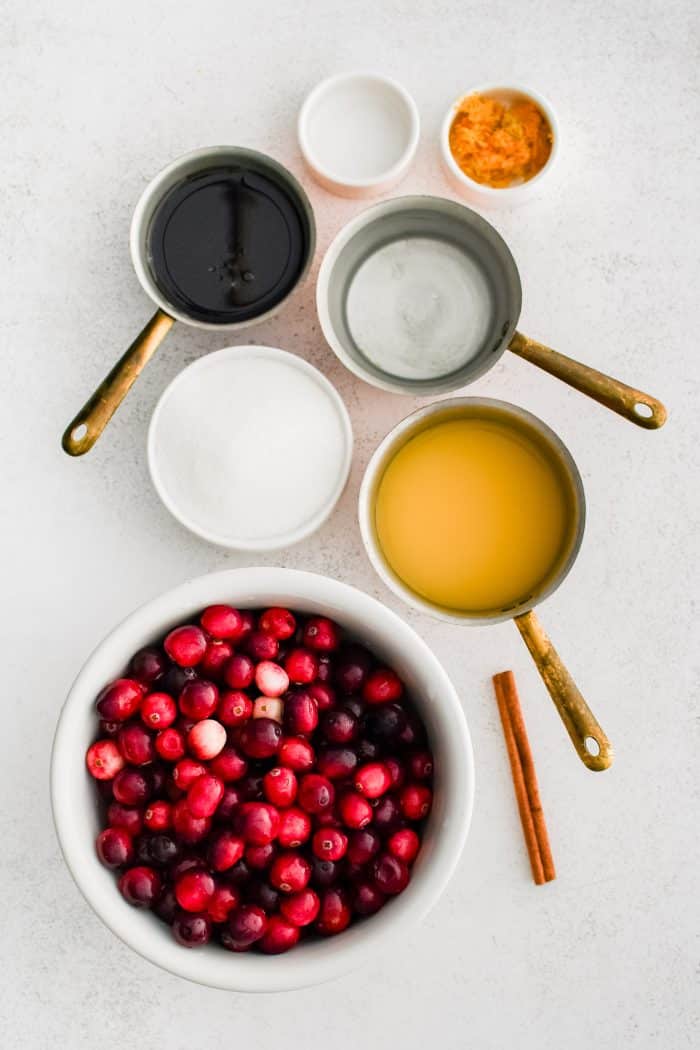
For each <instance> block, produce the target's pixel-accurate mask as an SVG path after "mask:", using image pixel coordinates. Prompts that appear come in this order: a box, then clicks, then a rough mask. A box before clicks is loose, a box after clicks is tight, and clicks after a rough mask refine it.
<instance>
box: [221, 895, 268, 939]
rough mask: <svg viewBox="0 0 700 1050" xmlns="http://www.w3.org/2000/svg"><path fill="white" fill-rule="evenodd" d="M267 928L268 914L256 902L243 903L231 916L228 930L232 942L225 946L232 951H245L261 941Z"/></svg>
mask: <svg viewBox="0 0 700 1050" xmlns="http://www.w3.org/2000/svg"><path fill="white" fill-rule="evenodd" d="M266 928H267V916H266V915H265V912H264V911H263V910H262V908H258V906H257V905H256V904H241V906H240V908H236V910H235V911H234V912H233V913H232V914H231V915H230V916H229V920H228V924H227V932H228V933H229V935H230V938H231V940H230V943H229V944H226V943H224V947H226V948H229V949H230V950H231V951H245V949H246V948H248V947H250V945H251V944H254V943H255V941H259V940H260V938H261V937H262V935H263V934H264V932H265V930H266Z"/></svg>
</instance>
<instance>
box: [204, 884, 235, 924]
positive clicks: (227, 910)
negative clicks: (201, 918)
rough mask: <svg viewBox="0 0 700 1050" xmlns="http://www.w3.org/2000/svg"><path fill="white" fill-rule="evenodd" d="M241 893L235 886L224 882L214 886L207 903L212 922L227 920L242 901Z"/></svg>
mask: <svg viewBox="0 0 700 1050" xmlns="http://www.w3.org/2000/svg"><path fill="white" fill-rule="evenodd" d="M240 899H241V898H240V894H239V893H238V890H236V889H234V887H233V886H228V885H227V884H226V883H222V885H220V886H216V887H215V888H214V892H213V893H212V895H211V897H210V898H209V903H208V904H207V914H208V915H209V918H210V919H211V921H212V922H216V923H221V922H226V920H227V919H228V917H229V915H230V914H231V912H232V911H233V910H234V908H237V907H238V905H239V903H240Z"/></svg>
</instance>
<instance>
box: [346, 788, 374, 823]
mask: <svg viewBox="0 0 700 1050" xmlns="http://www.w3.org/2000/svg"><path fill="white" fill-rule="evenodd" d="M338 811H339V813H340V819H341V820H342V822H343V824H345V826H346V827H348V828H364V827H366V825H367V824H369V822H370V821H371V819H372V807H371V806H370V804H369V802H368V801H367V799H366V798H363V797H362V795H358V794H357V793H356V792H355V791H348V792H346V793H345V794H344V795H341V796H340V799H339V801H338Z"/></svg>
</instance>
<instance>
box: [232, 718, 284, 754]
mask: <svg viewBox="0 0 700 1050" xmlns="http://www.w3.org/2000/svg"><path fill="white" fill-rule="evenodd" d="M281 740H282V728H281V726H280V725H279V724H278V723H277V722H273V720H272V719H271V718H253V719H251V720H250V721H249V722H246V724H245V725H244V726H243V729H242V730H241V749H242V751H243V752H244V754H246V755H248V756H249V758H271V757H272V756H273V755H274V754H276V753H277V750H278V749H279V746H280V742H281Z"/></svg>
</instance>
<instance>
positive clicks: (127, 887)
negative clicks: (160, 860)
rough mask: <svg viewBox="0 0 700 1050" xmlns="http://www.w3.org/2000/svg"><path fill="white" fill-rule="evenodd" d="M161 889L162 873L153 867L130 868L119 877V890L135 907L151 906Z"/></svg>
mask: <svg viewBox="0 0 700 1050" xmlns="http://www.w3.org/2000/svg"><path fill="white" fill-rule="evenodd" d="M160 890H161V881H160V875H159V874H158V872H157V871H155V870H154V869H153V868H149V867H146V866H139V867H136V868H128V869H127V870H126V871H125V872H124V874H123V875H122V876H121V878H120V879H119V891H120V893H121V894H122V896H123V897H124V899H125V900H127V901H128V902H129V904H133V906H134V907H135V908H150V907H152V905H153V904H155V902H156V900H157V899H158V895H159V894H160Z"/></svg>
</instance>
